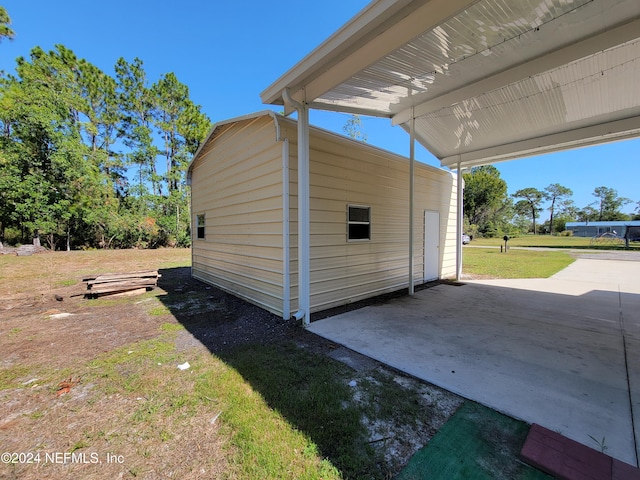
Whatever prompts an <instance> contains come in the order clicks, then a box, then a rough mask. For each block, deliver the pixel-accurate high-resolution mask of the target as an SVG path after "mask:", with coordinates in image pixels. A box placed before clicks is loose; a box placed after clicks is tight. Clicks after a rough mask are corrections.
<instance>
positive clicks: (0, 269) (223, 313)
mask: <svg viewBox="0 0 640 480" xmlns="http://www.w3.org/2000/svg"><path fill="white" fill-rule="evenodd" d="M185 264H189V251H188V250H174V249H166V250H147V251H121V252H118V251H112V252H55V253H41V254H36V255H32V256H25V257H21V256H15V255H4V256H0V352H1V353H0V446H1V447H0V453H2V452H51V453H52V454H54V453H55V454H56V455H58V456H59V458H54V457H48V458H46V460H47V461H46V462H43V460H44V459H40V460H39V462H38V463H37V464H24V463H23V462H22V461H23V460H28V459H26V458H22V459H20V462H18V463H16V462H13V463H7V462H3V463H0V479H12V478H20V479H42V478H51V479H57V478H72V477H76V478H96V479H97V478H134V477H142V478H182V479H188V478H203V477H204V478H218V477H224V476H225V473H224V472H225V468H226V465H227V463H226V462H227V461H228V460H227V456H228V453H229V450H228V446H225V445H226V439H225V435H224V433H221V431H220V430H219V427H218V425H219V422H218V423H215V419H213V420H212V419H211V411H205V410H203V411H196V412H195V413H194V412H191V414H190V416H189V420H188V421H186V422H182V423H180V418H178V417H176V418H174V417H167V418H166V419H164V420H163V421H164V422H167V430H169V427H171V428H170V430H171V431H172V432H173V434H172V435H171V438H167V439H165V440H166V441H163V442H158V441H157V440H154V435H152V432H154V430H157V429H158V428H160V429H162V428H163V425H158V424H157V423H156V424H149V425H148V426H145V427H144V428H141V427H140V425H137V426H136V425H132V424H130V423H129V422H127V420H126V419H127V416H126V415H123V412H126V411H132V410H136V409H138V408H139V405H140V402H144V401H148V399H141V398H139V397H136V396H135V392H133V393H132V394H128V393H131V392H127V390H126V388H125V387H118V388H114V389H113V390H109V389H108V388H107V389H106V392H105V388H104V385H103V383H100V382H101V380H95V381H86V380H85V379H84V378H83V377H82V376H81V375H80V376H79V374H78V372H81V371H82V372H86V371H87V365H90V364H91V363H90V362H91V361H93V360H94V359H96V358H100V355H102V354H105V353H107V352H113V351H114V350H116V349H118V348H121V347H125V348H126V346H127V345H131V344H133V343H135V342H138V341H141V340H152V339H154V338H157V337H158V335H159V332H161V330H162V327H163V325H165V326H166V324H167V323H169V324H171V323H174V324H176V325H178V324H182V325H183V326H184V327H185V328H184V329H182V330H180V331H179V332H178V334H177V335H175V348H176V351H177V352H186V353H185V354H184V358H192V359H195V358H197V356H198V355H208V356H210V354H211V353H213V354H215V355H218V354H221V355H223V354H224V352H226V351H230V350H231V349H233V348H235V347H237V346H241V345H244V344H249V343H251V344H254V343H259V344H268V343H277V342H280V341H284V340H287V341H291V340H293V341H294V342H296V343H297V344H298V345H299V346H301V347H303V348H306V349H310V350H312V351H314V352H316V353H322V354H326V355H330V356H332V357H333V358H335V359H337V360H340V361H342V362H344V363H346V364H347V365H349V366H351V367H352V368H353V369H354V385H357V384H358V383H359V382H361V381H364V380H367V381H375V376H376V375H379V374H381V373H382V374H385V375H388V376H391V377H393V378H394V380H395V381H396V382H397V384H398V388H411V389H413V390H414V391H418V392H420V394H421V395H422V398H423V401H424V407H425V408H428V409H429V412H430V413H429V416H428V418H426V417H425V419H423V420H424V421H421V422H418V423H417V424H416V423H415V422H414V424H412V425H407V424H399V423H397V422H394V421H390V422H387V423H386V424H373V423H372V424H369V425H367V428H368V429H369V432H370V437H371V442H372V444H373V445H374V447H376V448H382V449H383V450H384V452H383V454H384V457H385V459H386V462H387V463H388V466H387V468H386V469H387V470H395V471H397V469H398V468H399V467H400V466H402V465H403V464H404V463H406V461H408V459H409V458H410V456H411V455H412V454H413V452H415V451H416V450H417V449H418V448H420V447H422V446H423V445H424V444H426V443H427V442H428V440H429V439H430V438H431V436H433V435H434V434H435V432H437V430H438V429H439V428H440V426H441V425H442V424H444V422H445V421H446V420H447V419H448V418H449V417H450V416H451V415H452V414H453V412H454V411H455V410H456V409H457V408H458V406H459V405H460V404H461V402H462V400H461V399H460V398H458V397H456V396H455V395H452V394H450V393H448V392H445V391H442V390H440V389H437V388H435V387H432V386H429V385H426V384H424V383H422V382H418V381H416V380H414V379H412V378H409V377H406V376H404V375H401V374H399V373H398V372H394V371H392V370H390V369H387V368H386V367H384V366H382V365H380V364H378V363H376V362H373V361H372V360H370V359H366V358H360V356H358V355H357V354H354V353H353V352H349V351H346V349H344V348H341V347H339V346H338V345H334V344H332V343H330V342H328V341H326V340H324V339H322V338H320V337H317V336H315V335H314V334H311V333H309V332H307V331H305V330H303V329H302V328H300V327H299V326H298V325H295V324H293V323H292V322H290V321H283V320H282V319H280V318H278V317H276V316H275V315H272V314H270V313H268V312H266V311H264V310H262V309H260V308H258V307H255V306H253V305H250V304H248V303H246V302H243V301H241V300H239V299H237V298H235V297H233V296H231V295H228V294H226V293H224V292H222V291H220V290H218V289H215V288H213V287H211V286H209V285H206V284H204V283H202V282H199V281H197V280H193V279H191V277H190V269H189V268H188V267H185V266H184V265H185ZM146 269H158V270H159V272H160V273H161V275H162V276H161V278H160V279H159V282H158V287H157V288H156V289H155V290H154V291H152V292H149V293H147V294H144V295H142V296H140V297H130V298H122V299H98V300H89V299H85V298H84V293H85V292H86V286H85V284H84V283H82V281H81V280H80V279H81V278H82V277H83V276H86V275H90V274H100V273H115V272H132V271H140V270H146ZM212 315H215V318H216V319H217V321H216V322H211V318H212ZM176 331H177V330H176ZM128 353H131V352H128ZM141 361H142V360H141ZM65 382H66V383H65ZM158 382H162V379H161V377H159V378H158ZM7 386H8V387H10V388H7ZM65 387H67V390H64V388H65ZM166 388H175V389H176V391H177V392H179V391H180V388H182V386H181V385H167V386H166ZM184 388H188V387H187V386H184ZM356 401H357V394H356ZM168 424H171V425H168ZM381 440H384V441H381ZM88 444H91V445H92V447H94V450H95V451H98V452H101V453H99V455H100V458H94V457H93V456H92V455H94V454H93V453H92V454H85V453H83V452H84V451H85V450H86V449H84V450H83V447H85V446H86V445H88ZM64 452H67V454H68V455H70V454H76V455H78V457H77V458H75V459H74V461H73V462H71V463H69V462H68V461H65V459H64V458H62V457H60V455H64V454H65V453H64ZM82 454H84V455H89V457H88V458H87V457H85V458H82V457H80V455H82ZM95 455H98V454H95ZM109 455H111V457H110V458H107V457H109ZM103 456H105V458H102V457H103ZM132 456H135V457H136V459H137V460H138V462H137V465H138V467H136V469H132V468H131V467H128V468H125V466H124V465H123V462H121V461H120V460H122V459H123V458H127V459H130V458H131V457H132ZM79 459H81V460H82V461H78V460H79ZM57 460H59V462H58V461H57ZM67 460H68V459H67ZM109 460H111V461H109ZM127 463H129V464H130V463H131V462H127Z"/></svg>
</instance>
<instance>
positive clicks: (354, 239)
mask: <svg viewBox="0 0 640 480" xmlns="http://www.w3.org/2000/svg"><path fill="white" fill-rule="evenodd" d="M351 208H360V209H366V210H367V212H368V214H369V215H368V217H369V221H367V222H357V221H351V220H350V219H349V218H350V216H349V213H350V210H351ZM351 225H367V226H368V227H369V236H368V237H367V238H351V237H350V235H349V230H350V229H349V227H350V226H351ZM371 237H372V235H371V207H370V206H369V205H357V204H353V203H349V204H347V242H348V243H351V242H370V241H371Z"/></svg>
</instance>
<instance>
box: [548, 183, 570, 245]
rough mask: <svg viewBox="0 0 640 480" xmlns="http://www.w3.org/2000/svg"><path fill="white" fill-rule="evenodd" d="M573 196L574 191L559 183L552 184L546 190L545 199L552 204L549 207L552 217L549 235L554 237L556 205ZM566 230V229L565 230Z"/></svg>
mask: <svg viewBox="0 0 640 480" xmlns="http://www.w3.org/2000/svg"><path fill="white" fill-rule="evenodd" d="M571 195H573V191H572V190H571V189H570V188H567V187H564V186H562V185H560V184H559V183H552V184H551V185H549V186H548V187H547V188H545V189H544V198H545V199H546V200H548V201H549V202H551V205H550V206H549V212H550V213H551V215H550V216H549V233H550V234H552V235H553V228H554V224H553V214H554V210H555V208H556V203H557V202H561V201H563V200H564V199H566V198H567V197H570V196H571ZM563 230H564V228H563Z"/></svg>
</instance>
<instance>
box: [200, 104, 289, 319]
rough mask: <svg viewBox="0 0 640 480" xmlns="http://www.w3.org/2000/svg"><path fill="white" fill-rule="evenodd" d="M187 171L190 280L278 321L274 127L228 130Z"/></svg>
mask: <svg viewBox="0 0 640 480" xmlns="http://www.w3.org/2000/svg"><path fill="white" fill-rule="evenodd" d="M208 147H209V149H208V150H205V151H203V152H201V154H200V156H199V159H198V162H197V163H196V164H194V165H193V167H192V210H193V211H192V214H193V215H194V218H195V216H196V215H198V214H201V213H204V214H205V215H206V238H205V240H198V239H196V238H194V240H193V246H192V248H193V265H192V275H193V276H194V277H195V278H199V279H201V280H204V281H206V282H208V283H211V284H213V285H215V286H218V287H220V288H222V289H223V290H226V291H229V292H231V293H234V294H235V295H237V296H239V297H242V298H245V299H247V300H249V301H251V302H252V303H256V304H258V305H260V306H262V307H263V308H265V309H267V310H269V311H271V312H274V313H277V314H282V285H283V282H282V218H283V215H282V164H281V158H282V151H281V147H280V144H279V143H278V142H276V140H275V132H274V125H273V120H272V118H271V117H268V116H264V117H258V118H254V119H251V120H248V121H245V122H240V123H234V124H228V125H224V126H222V127H220V130H218V131H217V132H216V136H215V141H214V142H212V144H211V145H210V146H208Z"/></svg>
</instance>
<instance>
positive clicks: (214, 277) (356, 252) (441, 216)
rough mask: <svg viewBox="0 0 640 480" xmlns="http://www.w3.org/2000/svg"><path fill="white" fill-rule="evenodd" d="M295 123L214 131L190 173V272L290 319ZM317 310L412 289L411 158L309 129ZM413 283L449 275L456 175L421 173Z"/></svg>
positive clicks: (267, 118)
mask: <svg viewBox="0 0 640 480" xmlns="http://www.w3.org/2000/svg"><path fill="white" fill-rule="evenodd" d="M297 138H298V134H297V125H296V122H295V121H294V120H291V119H289V118H286V117H284V116H282V115H277V114H275V113H273V112H271V111H264V112H259V113H255V114H251V115H247V116H244V117H240V118H235V119H231V120H227V121H224V122H220V123H217V124H216V125H215V126H214V127H213V129H212V131H211V133H210V134H209V136H208V138H207V139H206V141H205V142H204V143H203V144H202V146H201V147H200V149H199V150H198V152H197V153H196V155H195V157H194V159H193V161H192V163H191V164H190V166H189V170H188V181H189V183H190V185H191V192H192V193H191V203H192V215H193V228H192V231H193V233H192V235H193V243H192V252H193V263H192V275H193V276H194V277H195V278H198V279H201V280H203V281H205V282H208V283H211V284H213V285H215V286H217V287H220V288H222V289H223V290H226V291H228V292H231V293H233V294H235V295H237V296H239V297H242V298H244V299H246V300H248V301H250V302H252V303H255V304H257V305H260V306H261V307H263V308H265V309H267V310H269V311H272V312H274V313H276V314H278V315H281V316H282V317H284V318H289V317H290V316H291V314H292V312H294V311H295V310H296V306H297V305H298V216H297V210H298V198H297V191H298V189H297V178H298V176H297V164H298V162H297V154H296V152H297ZM309 142H310V143H309V151H310V156H309V167H310V173H309V185H310V199H309V207H310V208H309V215H308V218H309V223H310V282H309V283H310V292H309V294H310V310H309V311H310V312H314V311H319V310H324V309H327V308H330V307H334V306H338V305H344V304H347V303H350V302H353V301H356V300H360V299H364V298H367V297H372V296H375V295H379V294H383V293H386V292H391V291H394V290H398V289H401V288H406V287H407V286H408V283H409V281H408V278H409V277H408V272H409V269H408V265H407V256H408V254H409V253H408V252H409V247H408V243H407V240H406V238H407V231H408V226H409V214H408V212H409V210H408V202H409V197H408V195H407V188H406V178H407V177H408V175H409V169H410V162H409V161H408V159H407V158H404V157H401V156H399V155H396V154H394V153H391V152H388V151H384V150H381V149H379V148H375V147H372V146H370V145H367V144H364V143H362V142H357V141H354V140H351V139H349V138H346V137H343V136H341V135H337V134H334V133H331V132H328V131H325V130H322V129H319V128H313V127H312V128H310V130H309ZM414 176H415V209H414V217H415V218H414V224H416V225H420V226H421V227H420V228H416V229H415V231H414V242H413V243H414V245H418V246H419V247H418V248H415V249H414V251H413V256H414V262H413V265H414V267H413V272H412V275H413V279H414V284H420V283H422V282H425V281H429V280H433V279H437V278H445V277H453V276H455V273H456V271H455V269H456V244H457V243H458V242H457V241H456V239H457V238H458V236H457V234H456V208H457V198H456V197H457V195H456V193H457V190H456V185H457V180H456V175H455V174H453V173H451V172H448V171H445V170H442V169H439V168H436V167H432V166H429V165H426V164H422V163H416V165H415V172H414Z"/></svg>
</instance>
